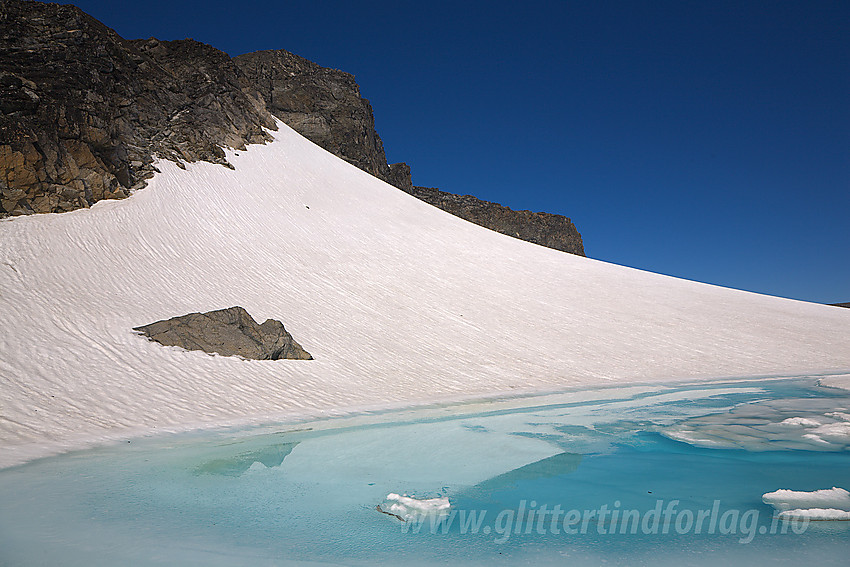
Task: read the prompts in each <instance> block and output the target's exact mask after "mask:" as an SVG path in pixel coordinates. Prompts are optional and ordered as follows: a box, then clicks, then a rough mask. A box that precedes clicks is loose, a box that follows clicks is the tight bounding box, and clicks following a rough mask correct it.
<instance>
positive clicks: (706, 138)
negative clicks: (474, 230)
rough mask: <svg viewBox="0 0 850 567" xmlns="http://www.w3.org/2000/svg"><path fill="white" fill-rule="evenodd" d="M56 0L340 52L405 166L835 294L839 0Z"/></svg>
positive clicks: (841, 98) (696, 259) (843, 203)
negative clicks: (405, 1) (574, 0)
mask: <svg viewBox="0 0 850 567" xmlns="http://www.w3.org/2000/svg"><path fill="white" fill-rule="evenodd" d="M74 3H75V4H76V5H78V6H80V7H81V8H83V9H84V10H86V11H87V12H89V13H90V14H92V15H93V16H95V17H96V18H98V19H100V20H101V21H102V22H104V23H105V24H106V25H108V26H110V27H112V28H114V29H115V30H116V31H118V33H120V34H121V35H122V36H124V37H126V38H137V37H152V36H153V37H158V38H160V39H182V38H185V37H192V38H194V39H197V40H199V41H203V42H206V43H210V44H212V45H214V46H215V47H218V48H219V49H222V50H224V51H226V52H227V53H229V54H231V55H238V54H240V53H245V52H249V51H256V50H259V49H287V50H289V51H292V52H294V53H297V54H298V55H301V56H303V57H306V58H307V59H310V60H312V61H315V62H317V63H319V64H321V65H324V66H328V67H335V68H338V69H343V70H345V71H348V72H350V73H353V74H354V75H355V76H356V77H357V81H358V83H359V84H360V87H361V92H362V94H363V96H365V97H366V98H368V99H369V100H370V101H371V102H372V105H373V107H374V110H375V119H376V124H377V128H378V133H379V134H380V135H381V137H382V139H383V140H384V146H385V149H386V152H387V157H388V158H389V160H390V161H391V162H393V161H405V162H407V163H408V164H410V166H411V168H412V172H413V181H414V183H415V184H417V185H425V186H431V187H439V188H441V189H443V190H446V191H451V192H455V193H465V194H466V193H468V194H473V195H476V196H478V197H481V198H483V199H488V200H493V201H498V202H500V203H503V204H506V205H508V206H510V207H512V208H515V209H532V210H536V211H547V212H552V213H559V214H563V215H566V216H568V217H570V218H572V219H573V221H574V222H575V223H576V226H577V227H578V229H579V231H581V233H582V236H583V238H584V242H585V249H586V251H587V254H588V255H589V256H591V257H593V258H598V259H601V260H606V261H610V262H615V263H618V264H624V265H629V266H634V267H638V268H641V269H646V270H651V271H655V272H661V273H665V274H670V275H675V276H679V277H684V278H688V279H693V280H699V281H704V282H709V283H715V284H720V285H724V286H728V287H735V288H739V289H747V290H751V291H757V292H761V293H768V294H771V295H780V296H785V297H792V298H796V299H805V300H809V301H819V302H837V301H850V249H849V248H850V222H848V219H847V216H848V213H850V41H848V38H850V3H848V2H846V1H835V2H829V1H817V0H814V1H799V2H784V1H781V0H777V1H764V2H748V1H737V2H727V1H725V0H709V1H686V0H676V1H666V0H653V1H646V2H644V1H625V0H624V1H619V2H606V1H597V2H571V1H564V2H534V1H532V2H525V3H519V2H500V1H491V2H428V3H424V2H422V3H420V2H416V3H404V2H378V1H371V2H370V1H360V2H350V1H349V2H336V1H328V2H322V1H315V2H297V3H293V2H272V1H268V0H262V1H261V0H258V1H251V0H245V1H242V2H232V1H231V2H221V1H218V0H207V1H204V2H199V1H194V0H187V1H181V0H173V1H168V2H163V1H160V0H150V1H146V2H132V3H130V2H128V3H124V2H115V1H114V0H110V1H103V0H78V1H77V2H74Z"/></svg>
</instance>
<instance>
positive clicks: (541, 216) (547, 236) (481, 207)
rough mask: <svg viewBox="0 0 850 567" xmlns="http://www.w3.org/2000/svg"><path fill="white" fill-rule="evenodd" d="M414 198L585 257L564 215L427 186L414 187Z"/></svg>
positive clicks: (499, 229)
mask: <svg viewBox="0 0 850 567" xmlns="http://www.w3.org/2000/svg"><path fill="white" fill-rule="evenodd" d="M409 193H410V194H411V195H413V196H414V197H416V198H418V199H421V200H423V201H425V202H426V203H429V204H431V205H434V206H435V207H437V208H440V209H443V210H444V211H446V212H448V213H451V214H453V215H455V216H457V217H460V218H462V219H465V220H468V221H470V222H474V223H475V224H477V225H480V226H483V227H486V228H489V229H490V230H495V231H496V232H501V233H502V234H507V235H508V236H513V237H514V238H519V239H520V240H525V241H528V242H533V243H534V244H539V245H541V246H546V247H547V248H554V249H555V250H561V251H562V252H569V253H570V254H578V255H579V256H584V244H583V242H582V240H581V234H579V232H578V230H577V229H576V227H575V225H574V224H573V222H572V221H571V220H570V219H568V218H567V217H565V216H562V215H553V214H550V213H533V212H531V211H514V210H513V209H510V208H508V207H505V206H503V205H500V204H498V203H492V202H490V201H482V200H481V199H478V198H477V197H473V196H472V195H455V194H454V193H446V192H445V191H440V190H439V189H433V188H430V187H413V189H412V190H411V191H409Z"/></svg>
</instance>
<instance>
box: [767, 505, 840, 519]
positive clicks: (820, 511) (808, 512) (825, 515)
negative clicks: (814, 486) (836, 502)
mask: <svg viewBox="0 0 850 567" xmlns="http://www.w3.org/2000/svg"><path fill="white" fill-rule="evenodd" d="M777 516H778V517H779V518H780V519H783V520H811V521H822V522H824V521H838V520H843V521H850V512H847V511H846V510H836V509H835V508H805V509H797V510H785V511H784V512H780V513H779V514H777Z"/></svg>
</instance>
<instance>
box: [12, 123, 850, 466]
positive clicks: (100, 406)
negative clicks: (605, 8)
mask: <svg viewBox="0 0 850 567" xmlns="http://www.w3.org/2000/svg"><path fill="white" fill-rule="evenodd" d="M275 137H276V140H275V141H274V142H272V143H270V144H268V145H265V146H252V147H251V148H249V150H248V151H247V152H238V155H236V154H235V153H234V152H230V153H229V156H228V159H230V160H231V162H232V163H233V164H234V165H235V166H236V170H235V171H232V170H229V169H226V168H224V167H221V166H217V165H212V164H208V163H197V164H190V165H188V166H187V169H186V170H185V171H184V170H181V169H180V168H178V167H177V166H175V165H174V164H172V163H170V162H162V163H160V164H159V167H160V168H161V169H162V173H161V174H159V175H157V176H156V178H155V179H154V180H153V181H152V182H151V184H150V185H149V187H148V188H146V189H144V190H141V191H139V192H138V193H136V194H135V195H133V196H132V197H130V198H129V199H126V200H122V201H103V202H100V203H98V204H97V205H95V206H94V207H92V208H91V209H89V210H79V211H75V212H72V213H65V214H50V215H36V216H30V217H23V218H15V219H7V220H5V221H2V222H0V325H2V331H0V465H9V464H13V463H16V462H21V461H24V460H26V459H29V458H33V457H36V456H40V455H44V454H48V453H51V452H55V451H58V450H62V449H66V448H69V447H76V446H82V445H83V444H86V443H89V442H92V441H97V440H99V439H107V438H116V437H120V436H128V435H135V434H140V433H145V432H150V431H152V430H172V429H185V428H190V427H200V426H209V425H213V424H234V423H243V422H252V421H253V422H256V421H262V420H273V419H289V418H293V417H306V416H321V415H327V414H329V413H333V412H343V411H349V410H353V409H355V408H361V409H362V408H370V407H371V408H375V407H392V406H400V405H412V404H416V403H423V402H434V401H441V400H449V399H460V398H464V397H466V398H470V397H475V396H484V395H491V394H496V393H505V392H517V391H531V390H556V389H564V388H572V387H582V386H591V385H600V384H618V383H629V382H651V381H662V380H663V381H670V380H679V379H696V378H717V377H726V376H754V375H770V374H793V373H812V372H826V371H833V372H841V371H847V370H848V369H850V310H848V309H837V308H834V307H828V306H823V305H816V304H809V303H803V302H798V301H792V300H787V299H779V298H774V297H767V296H761V295H757V294H752V293H746V292H741V291H735V290H730V289H724V288H720V287H714V286H710V285H705V284H700V283H694V282H690V281H684V280H680V279H676V278H671V277H667V276H661V275H657V274H652V273H647V272H642V271H639V270H634V269H629V268H624V267H621V266H616V265H611V264H606V263H604V262H600V261H595V260H591V259H587V258H582V257H578V256H573V255H570V254H565V253H563V252H558V251H555V250H550V249H547V248H543V247H540V246H536V245H533V244H529V243H526V242H523V241H520V240H516V239H513V238H510V237H507V236H503V235H500V234H497V233H494V232H491V231H489V230H486V229H483V228H480V227H478V226H475V225H473V224H471V223H468V222H466V221H463V220H461V219H459V218H456V217H454V216H451V215H449V214H447V213H444V212H442V211H440V210H438V209H436V208H433V207H431V206H429V205H427V204H425V203H423V202H421V201H418V200H416V199H415V198H413V197H411V196H409V195H407V194H405V193H403V192H402V191H399V190H397V189H395V188H393V187H391V186H389V185H387V184H385V183H383V182H382V181H379V180H377V179H375V178H373V177H371V176H369V175H367V174H366V173H363V172H362V171H360V170H358V169H357V168H355V167H353V166H351V165H349V164H347V163H345V162H344V161H342V160H340V159H338V158H336V157H335V156H333V155H331V154H330V153H327V152H325V151H324V150H322V149H320V148H319V147H317V146H315V145H313V144H312V143H310V142H309V141H307V140H306V139H304V138H302V137H301V136H299V135H298V134H296V133H295V132H293V131H292V130H290V129H289V128H287V127H286V126H284V125H282V124H281V125H280V130H279V131H278V132H277V133H276V134H275ZM233 305H241V306H243V307H245V308H246V309H247V310H248V312H249V313H251V315H253V316H254V318H256V319H257V320H259V321H263V320H265V319H266V318H275V319H279V320H281V321H282V322H283V323H284V325H285V326H286V328H287V330H289V331H290V332H291V333H292V334H293V336H294V337H295V339H296V340H297V341H298V342H299V343H300V344H301V345H303V346H304V347H305V348H306V349H307V350H308V351H309V352H310V353H312V354H313V356H314V357H315V360H313V361H289V360H286V361H245V360H240V359H237V358H228V357H221V356H210V355H207V354H204V353H202V352H187V351H183V350H180V349H178V348H166V347H163V346H160V345H159V344H156V343H153V342H149V341H148V340H146V339H144V338H142V337H140V336H138V335H136V334H135V333H134V332H133V331H132V330H131V329H132V328H133V327H136V326H139V325H144V324H147V323H152V322H154V321H157V320H160V319H166V318H169V317H174V316H177V315H183V314H185V313H189V312H195V311H209V310H213V309H220V308H225V307H230V306H233Z"/></svg>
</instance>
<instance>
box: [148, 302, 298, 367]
mask: <svg viewBox="0 0 850 567" xmlns="http://www.w3.org/2000/svg"><path fill="white" fill-rule="evenodd" d="M133 330H134V331H138V332H140V333H142V334H143V335H145V336H147V337H148V338H149V339H151V340H152V341H156V342H158V343H160V344H162V345H165V346H179V347H181V348H184V349H186V350H202V351H204V352H207V353H211V354H212V353H217V354H220V355H222V356H239V357H242V358H249V359H254V360H279V359H283V358H289V359H296V360H313V357H312V356H310V353H308V352H307V351H306V350H304V349H303V348H301V345H299V344H298V343H297V342H295V340H294V339H293V338H292V335H290V334H289V333H288V332H287V331H286V329H284V327H283V324H282V323H281V322H280V321H277V320H275V319H268V320H266V322H265V323H263V324H262V325H260V324H258V323H257V322H256V321H254V319H253V317H251V316H250V315H249V314H248V312H247V311H245V309H243V308H242V307H230V308H229V309H220V310H218V311H210V312H208V313H190V314H188V315H182V316H180V317H174V318H172V319H167V320H164V321H157V322H156V323H151V324H150V325H144V326H142V327H136V328H134V329H133Z"/></svg>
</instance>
